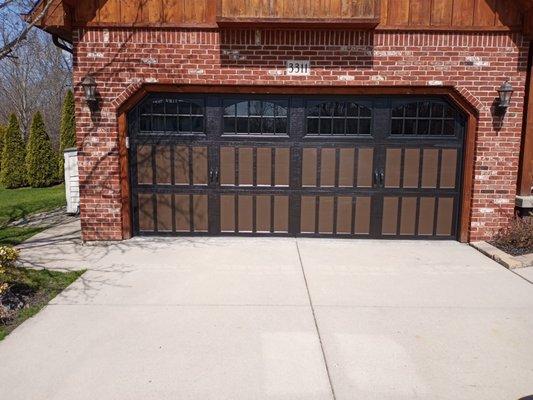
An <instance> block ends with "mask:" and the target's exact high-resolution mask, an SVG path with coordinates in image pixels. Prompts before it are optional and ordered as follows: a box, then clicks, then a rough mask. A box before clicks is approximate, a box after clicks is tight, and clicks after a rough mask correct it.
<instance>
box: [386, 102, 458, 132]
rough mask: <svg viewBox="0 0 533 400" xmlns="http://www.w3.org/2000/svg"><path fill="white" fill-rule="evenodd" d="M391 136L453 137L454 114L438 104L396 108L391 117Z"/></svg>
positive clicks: (446, 106) (428, 103) (448, 107)
mask: <svg viewBox="0 0 533 400" xmlns="http://www.w3.org/2000/svg"><path fill="white" fill-rule="evenodd" d="M391 119H392V121H391V134H392V135H409V136H411V135H413V136H426V135H427V136H455V133H456V132H455V120H456V113H455V110H454V109H453V108H451V107H450V106H448V105H447V104H444V103H440V102H431V101H423V102H415V103H409V104H405V105H402V106H399V107H396V108H395V109H393V110H392V117H391Z"/></svg>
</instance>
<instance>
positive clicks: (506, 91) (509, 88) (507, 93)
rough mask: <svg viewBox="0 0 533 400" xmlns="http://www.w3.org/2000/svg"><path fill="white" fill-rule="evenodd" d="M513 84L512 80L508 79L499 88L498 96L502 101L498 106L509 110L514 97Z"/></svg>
mask: <svg viewBox="0 0 533 400" xmlns="http://www.w3.org/2000/svg"><path fill="white" fill-rule="evenodd" d="M513 92H514V89H513V85H511V82H509V80H506V81H505V82H504V83H503V84H502V85H501V86H500V88H499V89H498V96H499V98H500V102H499V103H498V107H499V108H500V109H502V110H507V109H508V108H509V106H510V105H511V98H512V97H513Z"/></svg>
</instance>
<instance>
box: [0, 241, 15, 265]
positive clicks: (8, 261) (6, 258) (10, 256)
mask: <svg viewBox="0 0 533 400" xmlns="http://www.w3.org/2000/svg"><path fill="white" fill-rule="evenodd" d="M18 258H19V252H18V250H17V249H14V248H13V247H8V246H0V268H5V267H11V266H12V265H13V263H14V262H15V261H17V260H18Z"/></svg>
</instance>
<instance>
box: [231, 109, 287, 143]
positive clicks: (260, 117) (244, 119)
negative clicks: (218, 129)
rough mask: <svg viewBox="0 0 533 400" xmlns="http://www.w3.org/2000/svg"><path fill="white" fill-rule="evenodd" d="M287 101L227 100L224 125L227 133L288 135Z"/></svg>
mask: <svg viewBox="0 0 533 400" xmlns="http://www.w3.org/2000/svg"><path fill="white" fill-rule="evenodd" d="M287 108H288V102H287V101H275V102H267V101H262V100H248V101H240V102H237V103H236V102H235V101H233V102H231V101H226V102H225V104H224V126H223V131H224V134H226V135H275V136H278V135H285V136H286V135H287V131H288V127H287Z"/></svg>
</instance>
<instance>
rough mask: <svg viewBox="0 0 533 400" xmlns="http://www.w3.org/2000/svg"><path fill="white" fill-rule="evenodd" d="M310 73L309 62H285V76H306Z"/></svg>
mask: <svg viewBox="0 0 533 400" xmlns="http://www.w3.org/2000/svg"><path fill="white" fill-rule="evenodd" d="M310 73H311V63H310V62H309V60H289V61H287V75H289V76H307V75H309V74H310Z"/></svg>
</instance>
